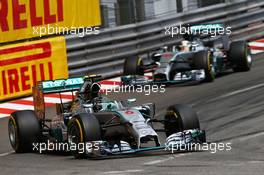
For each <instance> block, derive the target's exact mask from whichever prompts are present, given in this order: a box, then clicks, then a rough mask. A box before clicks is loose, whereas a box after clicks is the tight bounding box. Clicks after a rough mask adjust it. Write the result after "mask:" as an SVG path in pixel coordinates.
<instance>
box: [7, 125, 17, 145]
mask: <svg viewBox="0 0 264 175" xmlns="http://www.w3.org/2000/svg"><path fill="white" fill-rule="evenodd" d="M8 131H9V140H10V143H11V145H12V147H14V148H15V147H16V140H17V131H16V126H15V124H14V122H13V121H12V120H11V121H10V122H9V124H8Z"/></svg>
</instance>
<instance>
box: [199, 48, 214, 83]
mask: <svg viewBox="0 0 264 175" xmlns="http://www.w3.org/2000/svg"><path fill="white" fill-rule="evenodd" d="M194 67H195V69H203V70H204V73H205V79H204V81H205V82H213V81H214V79H215V72H214V68H213V65H212V53H211V52H209V51H207V50H202V51H199V52H197V53H195V54H194Z"/></svg>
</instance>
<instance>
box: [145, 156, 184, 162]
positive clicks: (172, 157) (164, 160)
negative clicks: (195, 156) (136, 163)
mask: <svg viewBox="0 0 264 175" xmlns="http://www.w3.org/2000/svg"><path fill="white" fill-rule="evenodd" d="M184 155H186V154H173V155H171V156H170V157H168V158H166V159H159V160H154V161H150V162H147V163H144V165H155V164H160V163H164V162H167V161H170V160H173V159H175V158H178V157H182V156H184Z"/></svg>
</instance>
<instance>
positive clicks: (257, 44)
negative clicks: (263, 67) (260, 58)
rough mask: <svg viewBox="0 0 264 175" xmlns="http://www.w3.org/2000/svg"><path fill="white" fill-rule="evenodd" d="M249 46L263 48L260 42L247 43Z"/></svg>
mask: <svg viewBox="0 0 264 175" xmlns="http://www.w3.org/2000/svg"><path fill="white" fill-rule="evenodd" d="M249 45H250V46H257V47H263V48H264V43H261V42H251V43H249Z"/></svg>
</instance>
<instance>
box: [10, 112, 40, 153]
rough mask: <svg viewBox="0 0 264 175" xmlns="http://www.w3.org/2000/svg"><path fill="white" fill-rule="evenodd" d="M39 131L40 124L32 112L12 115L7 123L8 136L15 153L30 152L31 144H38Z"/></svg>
mask: <svg viewBox="0 0 264 175" xmlns="http://www.w3.org/2000/svg"><path fill="white" fill-rule="evenodd" d="M40 129H41V127H40V122H39V121H38V119H37V115H36V114H35V112H34V111H31V110H25V111H18V112H14V113H12V114H11V116H10V118H9V121H8V135H9V140H10V143H11V146H12V147H13V149H14V150H15V152H16V153H27V152H32V151H33V150H32V148H33V143H35V142H38V139H39V137H40V133H41V132H40Z"/></svg>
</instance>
